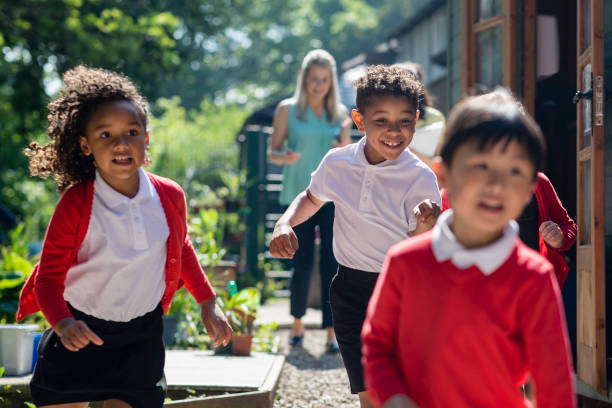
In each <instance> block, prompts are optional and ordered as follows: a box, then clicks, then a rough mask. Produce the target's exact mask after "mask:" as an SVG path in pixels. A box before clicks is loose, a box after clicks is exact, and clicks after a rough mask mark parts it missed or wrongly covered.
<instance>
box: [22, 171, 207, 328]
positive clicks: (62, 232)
mask: <svg viewBox="0 0 612 408" xmlns="http://www.w3.org/2000/svg"><path fill="white" fill-rule="evenodd" d="M147 175H148V177H149V179H150V180H151V183H152V184H153V186H154V187H155V189H156V191H157V193H158V194H159V198H160V202H161V205H162V208H163V210H164V213H165V215H166V220H167V222H168V229H169V235H168V241H167V245H168V253H167V257H166V265H165V277H166V289H165V291H164V293H163V295H162V299H161V302H162V306H163V309H164V312H167V311H168V309H169V308H170V303H171V302H172V297H173V296H174V292H176V290H177V289H179V288H180V287H182V286H183V284H184V285H185V286H186V287H187V290H189V292H190V293H191V294H192V295H193V296H194V298H195V299H196V300H197V302H198V303H201V302H203V301H204V300H206V299H208V298H210V297H211V296H214V295H215V292H214V290H213V288H212V286H211V284H210V282H209V281H208V278H207V277H206V274H205V273H204V270H203V269H202V267H201V266H200V263H199V262H198V258H197V256H196V253H195V251H194V249H193V246H192V245H191V240H190V239H189V235H187V206H186V202H185V194H184V193H183V190H182V189H181V187H180V186H179V185H178V184H177V183H175V182H174V181H172V180H170V179H167V178H163V177H159V176H156V175H154V174H150V173H147ZM93 196H94V183H93V181H90V182H87V183H81V184H77V185H75V186H73V187H71V188H70V189H69V190H68V191H66V192H65V193H64V194H63V195H62V196H61V197H60V200H59V202H58V203H57V206H56V208H55V211H54V213H53V216H52V217H51V221H50V222H49V226H48V228H47V233H46V234H45V240H44V243H43V249H42V252H41V255H40V262H39V263H38V264H36V266H35V267H34V270H33V271H32V273H31V274H30V276H29V277H28V279H27V281H26V283H25V284H24V286H23V289H22V290H21V295H20V297H19V309H18V310H17V320H22V319H23V318H24V317H25V316H27V315H29V314H31V313H34V312H37V311H38V310H42V312H43V314H44V315H45V317H46V318H47V321H48V322H49V324H51V326H54V325H55V324H56V323H57V322H58V321H60V320H61V319H63V318H66V317H70V316H72V314H71V313H70V311H69V310H68V306H67V305H66V301H65V300H64V283H65V280H66V274H67V273H68V269H70V267H71V266H72V265H74V264H75V262H76V260H77V253H78V250H79V247H80V246H81V243H82V242H83V239H85V235H86V234H87V229H88V228H89V220H90V217H91V208H92V204H93Z"/></svg>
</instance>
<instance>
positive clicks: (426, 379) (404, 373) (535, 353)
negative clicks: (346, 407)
mask: <svg viewBox="0 0 612 408" xmlns="http://www.w3.org/2000/svg"><path fill="white" fill-rule="evenodd" d="M362 340H363V356H364V357H363V362H364V369H365V374H364V376H365V381H366V388H367V390H368V392H369V394H370V396H371V397H372V400H373V401H374V402H375V404H378V405H383V404H384V403H385V401H387V400H388V399H389V398H390V397H392V396H393V395H396V394H406V395H408V396H409V397H410V398H412V399H413V400H414V401H415V402H416V403H417V405H418V406H419V407H422V408H425V407H426V408H436V407H443V408H448V407H453V408H461V407H465V408H474V407H496V408H505V407H508V408H510V407H512V408H517V407H525V406H528V404H527V403H526V401H525V400H524V398H523V396H522V393H521V392H520V391H519V387H520V385H521V384H523V383H524V382H525V380H526V378H527V374H528V373H530V374H531V377H532V379H533V381H534V383H535V391H536V400H537V406H538V408H548V407H554V408H563V407H575V406H576V401H575V396H574V386H573V377H572V363H571V357H570V354H569V342H568V338H567V328H566V327H565V317H564V312H563V306H562V303H561V300H560V295H559V287H558V285H557V282H556V279H555V278H554V276H553V274H552V268H551V266H550V264H549V263H548V262H546V261H545V260H544V259H543V258H542V257H541V256H539V255H538V254H537V253H536V252H534V251H533V250H531V249H530V248H528V247H526V246H525V245H524V244H523V243H522V242H521V241H520V240H518V239H517V244H516V247H515V249H514V251H513V252H512V253H511V255H510V256H509V258H508V259H507V260H506V261H505V262H504V263H503V264H502V266H500V267H499V269H497V270H496V271H495V272H494V273H493V274H492V275H490V276H485V275H484V274H483V273H482V272H481V271H480V270H479V269H478V268H476V267H474V266H472V267H469V268H466V269H463V270H460V269H458V268H456V267H455V266H454V265H453V264H452V262H451V261H450V260H448V261H444V262H441V263H438V262H437V261H436V259H435V257H434V254H433V251H432V249H431V233H430V232H428V233H425V234H422V235H420V236H417V237H414V238H410V239H408V240H405V241H403V242H401V243H399V244H397V245H395V246H394V247H392V248H391V250H390V251H389V253H388V254H387V258H386V261H385V266H384V267H383V271H382V273H381V276H380V278H379V279H378V283H377V285H376V289H375V290H374V293H373V295H372V298H371V300H370V303H369V307H368V313H367V317H366V320H365V323H364V325H363V331H362Z"/></svg>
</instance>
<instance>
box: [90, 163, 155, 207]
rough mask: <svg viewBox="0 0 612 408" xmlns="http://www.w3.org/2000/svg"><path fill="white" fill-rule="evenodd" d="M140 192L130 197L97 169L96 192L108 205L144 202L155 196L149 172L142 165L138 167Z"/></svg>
mask: <svg viewBox="0 0 612 408" xmlns="http://www.w3.org/2000/svg"><path fill="white" fill-rule="evenodd" d="M138 181H139V184H138V193H136V195H135V196H134V197H133V198H129V197H126V196H124V195H123V194H121V193H120V192H118V191H117V190H115V189H114V188H112V187H111V186H110V185H108V183H107V182H106V181H105V180H104V179H103V178H102V176H101V175H100V172H99V171H98V169H96V179H95V181H94V192H95V194H96V195H97V196H98V197H99V198H100V199H101V200H102V201H103V202H104V203H105V204H106V205H107V206H108V207H111V208H115V207H118V206H120V205H121V204H129V203H142V202H145V201H146V200H149V199H152V198H153V197H154V196H155V192H154V188H155V187H153V184H152V183H151V181H150V180H149V177H148V176H147V173H146V172H145V171H144V169H143V168H142V167H140V168H139V169H138Z"/></svg>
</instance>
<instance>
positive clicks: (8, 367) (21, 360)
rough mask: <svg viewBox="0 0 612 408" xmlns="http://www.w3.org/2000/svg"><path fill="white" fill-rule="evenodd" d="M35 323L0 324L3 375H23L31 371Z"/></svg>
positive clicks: (0, 363)
mask: <svg viewBox="0 0 612 408" xmlns="http://www.w3.org/2000/svg"><path fill="white" fill-rule="evenodd" d="M39 330H40V329H39V327H38V326H37V325H35V324H0V366H2V367H4V375H25V374H29V373H30V372H31V371H32V352H33V347H34V333H35V332H37V331H39Z"/></svg>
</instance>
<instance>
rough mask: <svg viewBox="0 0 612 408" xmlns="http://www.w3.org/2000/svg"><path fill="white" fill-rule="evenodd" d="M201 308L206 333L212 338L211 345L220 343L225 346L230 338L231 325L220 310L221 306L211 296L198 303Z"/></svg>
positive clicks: (216, 345)
mask: <svg viewBox="0 0 612 408" xmlns="http://www.w3.org/2000/svg"><path fill="white" fill-rule="evenodd" d="M200 307H201V308H202V314H201V316H202V323H204V328H205V329H206V333H208V335H209V336H210V338H211V339H214V340H215V341H214V344H213V346H215V347H218V346H220V345H221V344H223V345H224V346H227V343H229V341H230V340H231V339H232V332H233V330H232V327H231V326H230V324H229V322H228V321H227V318H226V317H225V315H224V314H223V312H222V311H221V308H220V307H219V305H217V303H216V302H215V297H214V296H212V297H210V298H208V299H206V300H205V301H203V302H202V303H201V304H200Z"/></svg>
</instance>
